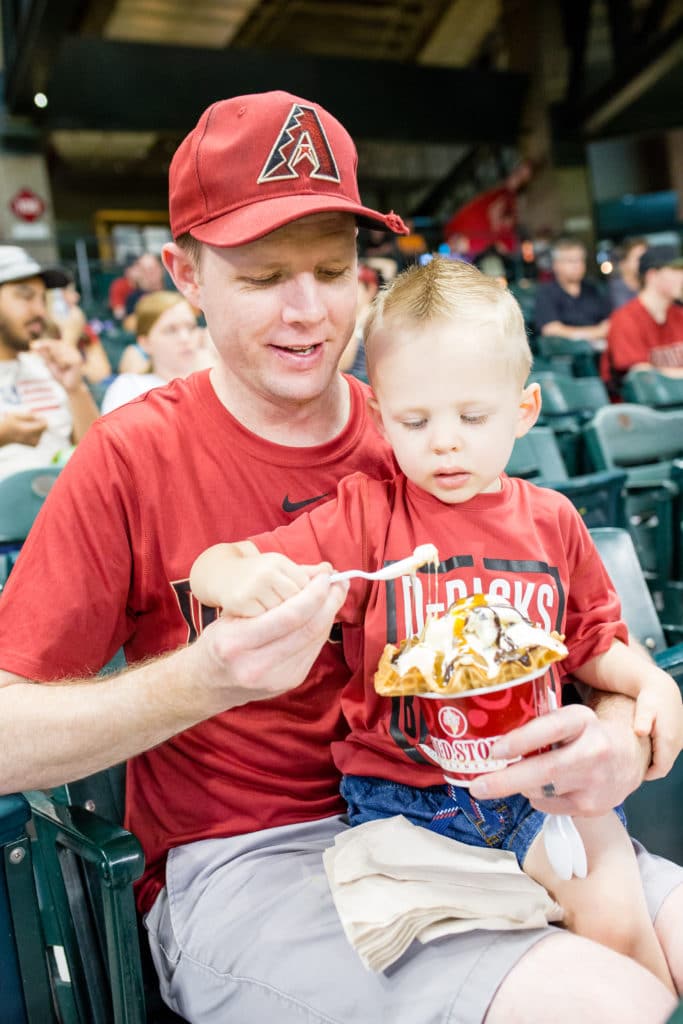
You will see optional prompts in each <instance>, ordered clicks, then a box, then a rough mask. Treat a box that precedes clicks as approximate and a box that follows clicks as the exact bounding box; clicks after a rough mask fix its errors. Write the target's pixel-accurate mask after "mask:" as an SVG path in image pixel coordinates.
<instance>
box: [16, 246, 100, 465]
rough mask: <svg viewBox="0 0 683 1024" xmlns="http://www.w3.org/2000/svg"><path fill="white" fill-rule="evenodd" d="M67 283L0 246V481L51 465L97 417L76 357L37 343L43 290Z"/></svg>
mask: <svg viewBox="0 0 683 1024" xmlns="http://www.w3.org/2000/svg"><path fill="white" fill-rule="evenodd" d="M68 283H69V277H68V275H67V274H65V273H64V272H63V271H62V270H59V269H56V268H54V269H49V268H46V267H41V266H40V265H39V264H38V263H36V261H35V260H34V259H33V258H32V257H31V256H29V254H28V253H27V252H25V251H24V250H23V249H20V248H18V247H17V246H14V245H4V246H0V476H9V475H10V474H11V473H17V472H19V470H22V469H31V468H32V467H34V466H45V465H47V464H48V463H50V462H52V461H53V460H55V459H56V458H57V457H58V456H59V455H60V453H62V454H63V453H64V452H65V451H67V450H69V449H70V448H71V445H72V444H76V443H77V442H78V441H80V439H81V438H82V437H83V435H84V434H85V432H86V430H87V429H88V427H89V426H90V424H91V423H92V422H93V421H94V420H95V419H96V418H97V416H98V409H97V406H96V405H95V402H94V400H93V398H92V396H91V394H90V392H89V390H88V388H87V386H86V384H85V382H84V381H83V361H82V359H81V356H80V353H79V352H78V350H77V349H76V348H75V347H74V346H73V345H72V344H70V343H69V342H66V341H58V340H54V339H49V338H46V337H45V332H46V329H47V309H46V300H45V291H46V287H50V288H64V287H65V286H66V285H67V284H68ZM29 350H30V351H29Z"/></svg>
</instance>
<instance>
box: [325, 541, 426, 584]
mask: <svg viewBox="0 0 683 1024" xmlns="http://www.w3.org/2000/svg"><path fill="white" fill-rule="evenodd" d="M428 562H432V563H433V564H435V565H438V564H439V553H438V551H437V550H436V548H435V547H434V545H433V544H419V545H418V546H417V547H416V548H415V550H414V551H413V553H412V555H408V557H407V558H401V559H399V561H398V562H393V563H392V564H391V565H385V566H384V568H383V569H378V570H377V571H376V572H363V570H362V569H346V570H345V571H344V572H333V573H332V575H331V576H330V583H338V582H339V581H340V580H353V579H363V580H396V579H398V578H399V576H408V575H409V574H410V573H413V572H416V571H417V570H418V569H419V568H421V566H423V565H427V563H428Z"/></svg>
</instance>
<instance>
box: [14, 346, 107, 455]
mask: <svg viewBox="0 0 683 1024" xmlns="http://www.w3.org/2000/svg"><path fill="white" fill-rule="evenodd" d="M31 350H32V351H33V352H37V353H38V354H39V355H40V356H42V358H43V359H44V360H45V363H46V364H47V367H48V369H49V371H50V373H51V374H52V376H53V377H54V378H55V380H56V381H57V382H58V383H59V384H61V385H62V387H63V388H64V390H65V391H66V394H67V398H68V400H69V409H70V411H71V417H72V420H73V429H72V431H71V440H72V442H73V443H74V444H78V442H79V441H81V440H82V439H83V436H84V435H85V432H86V431H87V429H88V427H90V426H91V425H92V424H93V423H94V422H95V420H96V419H97V417H98V416H99V414H100V411H99V409H98V408H97V404H96V402H95V400H94V398H93V397H92V395H91V393H90V390H89V389H88V387H87V385H86V383H85V381H84V380H83V360H82V358H81V354H80V352H79V351H78V349H77V348H74V346H73V345H70V344H69V343H68V342H66V341H52V340H48V339H41V340H40V341H35V342H34V343H33V344H32V345H31Z"/></svg>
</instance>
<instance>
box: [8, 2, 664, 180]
mask: <svg viewBox="0 0 683 1024" xmlns="http://www.w3.org/2000/svg"><path fill="white" fill-rule="evenodd" d="M0 2H1V3H2V7H1V10H2V28H3V43H4V47H3V48H4V73H3V77H4V108H5V110H4V114H2V112H0V142H2V141H3V139H4V140H5V141H7V139H8V138H9V137H10V136H12V135H14V136H15V137H18V136H20V135H21V134H22V132H25V133H26V134H27V135H30V134H31V133H38V134H40V135H41V137H42V138H43V139H44V140H45V141H46V142H47V145H48V147H49V148H50V149H51V150H52V152H53V153H55V154H56V155H57V157H58V158H59V159H60V160H61V161H63V162H64V163H65V164H69V165H71V166H73V167H80V168H81V169H82V170H83V171H85V170H86V169H88V168H89V169H90V170H91V171H93V172H95V171H96V170H97V168H98V166H99V165H100V164H101V165H102V166H104V165H106V164H111V163H112V161H114V162H116V163H117V164H118V165H120V166H121V167H123V168H124V170H125V171H126V172H128V171H130V170H134V169H141V172H142V173H146V172H150V173H152V172H154V173H158V172H159V171H161V170H163V169H164V166H165V165H166V166H167V162H168V154H169V153H171V152H172V151H173V149H174V148H175V146H176V145H177V142H178V140H179V139H180V138H181V137H182V135H184V134H185V132H186V131H187V130H188V129H189V128H190V127H191V126H192V124H194V122H195V121H196V119H197V117H198V115H199V113H200V112H201V111H202V110H203V108H204V107H205V106H207V105H208V104H209V103H211V102H213V101H214V100H215V99H217V98H219V97H224V96H229V95H234V94H239V93H246V92H257V91H261V90H264V89H271V88H285V89H287V90H289V91H290V92H293V93H295V94H298V95H303V96H307V97H310V98H315V99H316V100H318V101H319V102H320V103H322V104H323V105H324V106H326V107H327V108H328V109H329V110H331V111H332V112H333V113H335V114H336V115H337V116H338V117H339V118H340V120H342V121H343V123H344V124H345V125H346V126H347V127H348V128H349V130H350V131H351V133H352V135H353V136H354V138H356V140H358V141H359V142H360V143H361V146H362V145H365V146H366V148H369V149H370V150H371V151H372V152H374V155H375V157H376V158H377V160H378V161H379V163H382V161H384V164H385V166H386V167H387V168H389V165H391V164H392V163H395V162H396V160H397V159H400V161H401V162H402V163H403V165H404V166H405V167H408V165H409V164H410V159H411V153H412V154H413V155H415V164H416V167H417V163H419V162H420V161H418V159H417V155H416V154H417V150H418V149H420V150H421V151H422V152H423V159H422V161H421V167H422V169H421V171H420V172H419V173H421V174H423V176H424V168H425V165H433V179H434V183H437V184H438V181H439V180H440V179H441V178H443V176H444V175H446V176H447V175H448V174H449V173H452V172H453V168H456V169H457V167H458V165H460V164H462V163H463V161H466V160H467V158H468V155H471V154H472V153H473V152H475V151H476V149H477V147H482V146H483V147H490V148H492V150H493V151H495V150H496V147H498V150H500V147H505V146H508V147H510V146H514V145H515V143H516V142H517V141H518V139H519V134H520V128H521V125H522V117H523V110H524V103H525V98H526V96H527V95H528V89H529V82H530V80H531V79H532V77H533V73H534V68H533V66H532V65H533V60H532V59H531V58H530V56H529V55H530V54H531V53H532V52H534V49H535V51H536V52H538V51H539V47H538V46H536V47H535V48H534V47H532V46H530V45H529V43H528V40H527V42H526V44H525V41H524V33H523V32H520V31H519V25H520V24H522V22H523V21H524V19H526V21H525V22H524V23H525V24H526V25H528V26H531V28H532V31H534V30H535V27H536V26H537V25H539V26H540V25H541V24H542V23H543V24H545V25H546V26H547V23H548V20H549V12H550V20H552V19H553V18H554V19H555V21H556V23H557V24H558V25H559V33H557V34H556V36H555V42H554V43H548V46H554V45H557V40H558V38H559V48H558V49H557V51H556V52H555V51H553V52H551V57H552V61H554V64H555V65H556V66H557V76H558V79H559V88H558V90H557V95H553V97H552V99H553V111H554V115H553V123H554V126H555V130H556V132H558V133H559V134H560V135H561V136H562V137H566V138H568V139H570V140H578V141H586V140H588V139H590V138H595V137H604V136H606V135H610V134H619V133H628V132H632V131H647V130H661V129H665V128H673V127H680V126H681V112H680V111H681V103H680V98H681V95H683V0H0ZM539 31H541V30H540V29H539ZM528 35H529V33H527V36H528ZM513 37H514V39H515V41H514V43H511V42H510V39H511V38H513ZM525 48H526V51H527V52H526V54H523V53H522V52H521V51H522V50H524V49H525ZM541 49H543V48H541ZM37 93H43V94H44V95H45V96H46V97H47V99H48V103H47V106H46V107H44V108H43V109H38V108H37V107H36V106H35V103H34V97H35V96H36V94H37ZM373 147H374V148H373ZM401 147H403V148H401ZM425 154H426V155H425ZM361 164H363V159H362V160H361ZM416 173H418V172H417V170H416Z"/></svg>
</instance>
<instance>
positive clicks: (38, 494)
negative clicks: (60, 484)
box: [0, 466, 61, 591]
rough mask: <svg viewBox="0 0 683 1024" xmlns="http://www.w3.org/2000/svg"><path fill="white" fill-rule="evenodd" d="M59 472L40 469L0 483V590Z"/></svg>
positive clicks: (50, 469)
mask: <svg viewBox="0 0 683 1024" xmlns="http://www.w3.org/2000/svg"><path fill="white" fill-rule="evenodd" d="M60 470H61V467H60V466H42V467H41V468H39V469H25V470H21V471H20V472H19V473H12V474H11V475H10V476H6V477H5V478H4V480H0V591H1V590H2V587H3V586H4V584H5V582H6V581H7V577H8V576H9V573H10V570H11V568H12V566H13V565H14V563H15V561H16V559H17V556H18V554H19V551H20V550H21V545H22V544H23V543H24V541H25V540H26V537H27V536H28V532H29V530H30V529H31V527H32V526H33V521H34V519H35V518H36V516H37V515H38V512H39V511H40V509H41V507H42V504H43V502H44V501H45V498H46V497H47V495H48V493H49V491H50V489H51V487H52V485H53V484H54V482H55V479H56V478H57V477H58V476H59V473H60Z"/></svg>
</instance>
